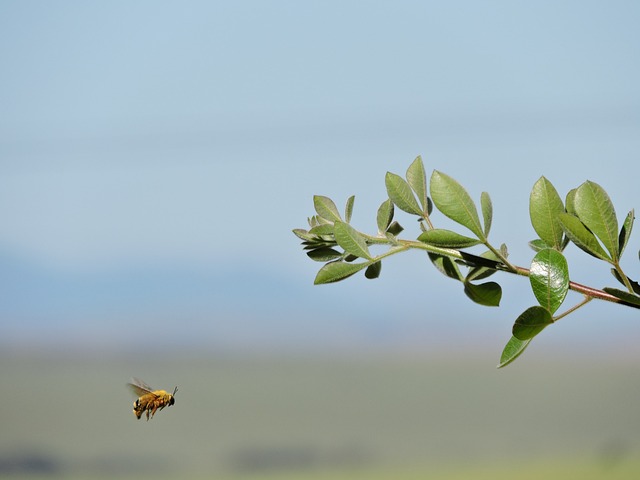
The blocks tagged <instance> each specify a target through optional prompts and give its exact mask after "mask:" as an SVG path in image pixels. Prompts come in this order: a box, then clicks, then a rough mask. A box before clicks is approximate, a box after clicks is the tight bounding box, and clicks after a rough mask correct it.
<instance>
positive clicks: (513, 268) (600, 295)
mask: <svg viewBox="0 0 640 480" xmlns="http://www.w3.org/2000/svg"><path fill="white" fill-rule="evenodd" d="M378 243H385V242H378ZM386 243H388V240H387V241H386ZM398 244H399V245H401V246H402V248H396V249H394V251H393V252H391V251H389V252H387V254H385V255H384V256H385V257H386V256H388V255H392V254H393V253H397V252H399V251H404V250H408V249H410V248H417V249H420V250H426V251H427V252H431V253H435V254H437V255H444V256H446V257H450V258H455V259H457V260H460V261H462V262H464V263H470V264H473V265H478V266H482V267H487V268H491V269H493V270H498V271H501V272H508V273H512V274H514V275H521V276H523V277H528V276H529V275H530V273H531V272H530V271H529V269H528V268H524V267H519V266H517V265H511V264H508V265H507V264H505V263H502V262H497V261H495V260H490V259H488V258H484V257H480V256H478V255H473V254H471V253H467V252H461V251H460V250H455V249H452V248H442V247H435V246H433V245H428V244H426V243H423V242H419V241H416V240H398ZM380 258H382V256H380ZM623 278H626V276H625V277H623ZM569 289H570V290H573V291H574V292H578V293H582V294H583V295H584V296H585V297H590V298H597V299H598V300H603V301H605V302H611V303H619V304H620V305H626V306H627V307H631V308H638V309H640V305H633V304H630V303H627V302H625V301H624V300H622V299H620V298H618V297H616V296H614V295H611V294H610V293H607V292H605V291H604V290H599V289H597V288H593V287H588V286H587V285H582V284H581V283H577V282H572V281H570V282H569ZM585 303H586V302H585ZM580 306H582V305H580Z"/></svg>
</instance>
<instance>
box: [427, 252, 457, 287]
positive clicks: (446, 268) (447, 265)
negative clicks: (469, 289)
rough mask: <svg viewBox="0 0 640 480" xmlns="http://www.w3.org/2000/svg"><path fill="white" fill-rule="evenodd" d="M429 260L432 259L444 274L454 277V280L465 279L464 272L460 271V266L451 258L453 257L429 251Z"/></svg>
mask: <svg viewBox="0 0 640 480" xmlns="http://www.w3.org/2000/svg"><path fill="white" fill-rule="evenodd" d="M429 260H431V262H432V263H433V264H434V265H435V267H436V268H437V269H438V270H439V271H440V272H441V273H442V274H443V275H446V276H447V277H449V278H453V279H454V280H459V281H461V282H462V281H463V279H464V277H463V276H462V273H460V268H458V265H457V264H456V262H454V261H453V260H451V258H449V257H446V256H444V255H438V254H437V253H431V252H429Z"/></svg>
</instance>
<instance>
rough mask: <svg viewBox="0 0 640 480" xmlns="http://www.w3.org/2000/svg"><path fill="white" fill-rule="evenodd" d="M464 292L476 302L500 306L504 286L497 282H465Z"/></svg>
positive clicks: (489, 305)
mask: <svg viewBox="0 0 640 480" xmlns="http://www.w3.org/2000/svg"><path fill="white" fill-rule="evenodd" d="M464 293H465V294H466V295H467V297H469V298H470V299H471V300H473V301H474V302H475V303H478V304H480V305H484V306H485V307H498V306H500V299H501V298H502V288H501V287H500V285H498V284H497V283H496V282H485V283H480V284H475V283H471V282H464Z"/></svg>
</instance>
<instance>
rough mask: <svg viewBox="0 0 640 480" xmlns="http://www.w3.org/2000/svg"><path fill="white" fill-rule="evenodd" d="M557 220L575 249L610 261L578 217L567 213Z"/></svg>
mask: <svg viewBox="0 0 640 480" xmlns="http://www.w3.org/2000/svg"><path fill="white" fill-rule="evenodd" d="M558 218H559V219H560V225H562V230H564V233H565V234H566V235H567V237H569V240H571V241H572V242H573V243H575V244H576V246H577V247H579V248H580V249H582V250H584V251H585V252H587V253H588V254H589V255H593V256H594V257H596V258H599V259H600V260H605V261H607V262H609V261H611V258H610V257H609V256H608V255H607V252H605V251H604V249H603V248H602V247H601V246H600V244H599V243H598V239H597V238H596V236H595V235H594V234H593V233H591V232H590V231H589V230H588V229H587V227H585V226H584V224H583V223H582V222H581V221H580V219H579V218H578V217H574V216H573V215H569V214H568V213H561V214H560V215H559V216H558Z"/></svg>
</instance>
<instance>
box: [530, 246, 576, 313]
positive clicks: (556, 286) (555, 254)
mask: <svg viewBox="0 0 640 480" xmlns="http://www.w3.org/2000/svg"><path fill="white" fill-rule="evenodd" d="M529 281H530V282H531V289H532V290H533V294H534V295H535V296H536V299H537V300H538V303H539V304H540V305H541V306H543V307H544V308H545V309H547V310H548V311H549V313H551V314H552V315H553V314H554V313H555V311H556V310H558V308H560V305H562V302H564V299H565V297H566V296H567V292H568V291H569V267H568V265H567V260H566V259H565V258H564V255H562V253H560V252H559V251H557V250H554V249H552V248H546V249H544V250H541V251H540V252H538V253H537V254H536V256H535V257H534V258H533V261H532V262H531V270H530V273H529Z"/></svg>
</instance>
